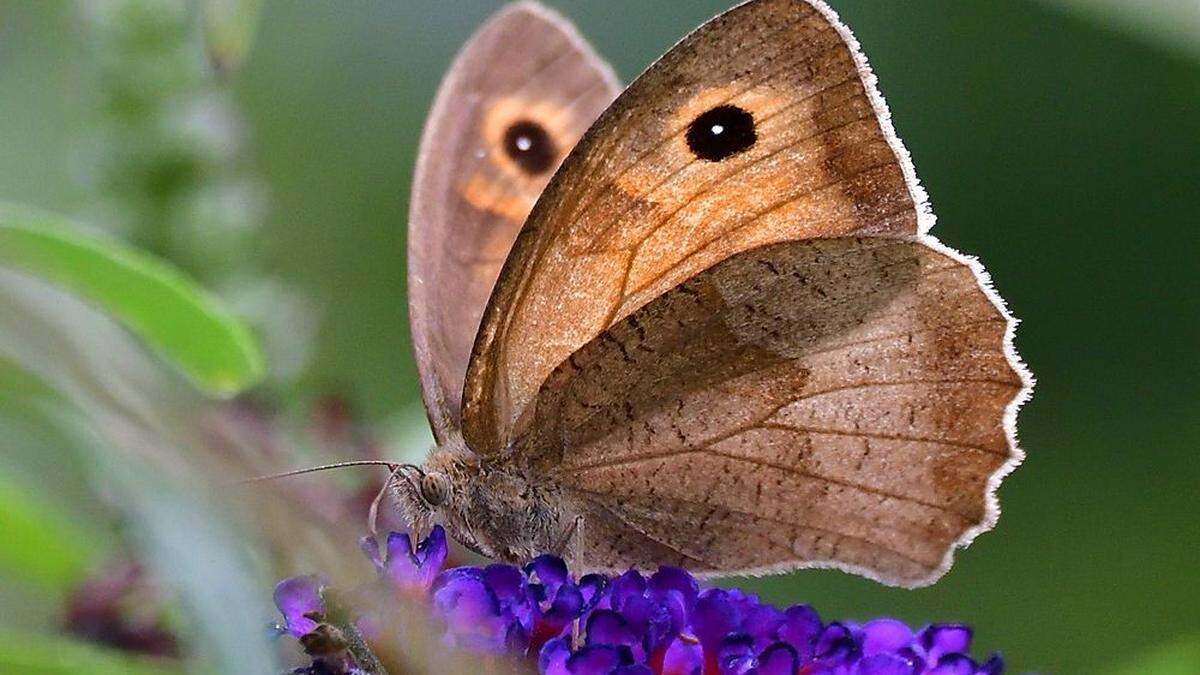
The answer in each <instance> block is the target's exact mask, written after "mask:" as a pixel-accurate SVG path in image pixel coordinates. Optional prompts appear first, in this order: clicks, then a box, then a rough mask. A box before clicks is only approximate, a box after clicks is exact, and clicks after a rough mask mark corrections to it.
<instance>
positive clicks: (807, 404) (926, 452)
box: [524, 238, 1022, 584]
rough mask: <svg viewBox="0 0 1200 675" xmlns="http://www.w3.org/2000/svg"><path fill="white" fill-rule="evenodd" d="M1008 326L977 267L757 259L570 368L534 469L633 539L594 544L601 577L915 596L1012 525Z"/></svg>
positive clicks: (735, 265) (544, 393) (924, 261)
mask: <svg viewBox="0 0 1200 675" xmlns="http://www.w3.org/2000/svg"><path fill="white" fill-rule="evenodd" d="M1006 329H1007V319H1006V317H1005V316H1004V315H1003V313H1002V312H1001V311H1000V310H999V309H998V308H997V307H996V306H995V305H993V304H992V302H991V301H990V300H989V298H988V297H987V295H986V293H985V292H984V290H983V289H982V288H981V287H980V285H979V283H978V281H977V280H976V278H975V276H974V274H973V272H972V270H971V269H970V268H969V267H968V266H967V265H966V264H964V263H962V262H960V261H958V260H956V259H954V258H952V257H950V256H948V255H946V254H943V253H939V252H937V251H935V250H934V249H932V248H930V247H929V246H926V245H925V244H922V243H919V242H913V241H906V240H897V239H887V238H834V239H823V240H811V241H803V242H785V243H780V244H773V245H768V246H765V247H760V248H757V249H752V250H749V251H746V252H743V253H740V254H737V255H735V256H733V257H732V258H729V259H727V260H725V261H723V262H721V263H719V264H717V265H716V266H715V267H712V268H710V269H709V270H707V271H705V272H702V273H701V274H699V275H697V276H695V277H693V278H692V279H690V280H689V281H687V282H685V283H684V284H682V285H681V286H678V287H676V288H675V289H672V290H671V291H668V292H667V293H665V294H663V295H662V296H660V297H659V298H657V299H656V300H654V301H653V302H651V303H650V304H648V305H646V306H644V307H642V308H641V309H639V310H637V311H635V312H634V313H632V314H631V315H629V316H627V317H626V318H624V319H623V320H621V321H619V322H618V323H617V324H615V325H614V326H612V327H611V328H609V329H608V330H606V331H604V332H603V333H602V334H601V335H599V336H597V337H596V338H594V339H593V340H592V341H590V342H589V343H588V344H587V345H585V346H584V347H583V348H581V349H580V350H578V351H576V352H575V353H574V354H573V355H572V356H571V357H570V358H569V359H568V360H567V361H565V362H564V363H563V364H562V365H560V366H559V367H558V368H557V369H556V370H555V371H554V373H553V374H552V375H551V377H550V378H549V379H548V380H547V381H546V383H545V384H544V385H543V386H542V388H541V390H540V393H539V394H538V397H537V399H536V414H535V423H534V425H533V429H534V431H533V432H532V434H533V435H532V436H531V438H530V439H528V440H527V441H526V445H525V446H524V448H525V452H526V453H527V458H528V460H529V461H530V462H531V463H532V465H533V466H534V467H536V468H537V470H538V471H539V473H544V474H545V475H547V476H550V477H552V479H553V480H554V481H555V482H557V483H559V484H561V485H564V486H568V487H569V488H570V490H571V492H572V493H573V494H574V495H576V497H577V499H578V503H579V508H580V509H581V510H582V511H583V512H585V513H588V514H589V516H590V517H587V518H586V522H587V523H598V522H607V523H609V524H610V525H611V523H612V522H613V521H614V520H615V521H616V522H619V523H621V524H622V526H621V527H620V528H619V529H621V530H623V531H622V532H620V533H618V534H616V535H614V534H613V533H608V535H607V536H606V535H605V533H604V532H589V531H587V530H586V529H585V534H584V540H583V543H582V548H583V558H584V561H585V562H586V563H587V564H588V565H589V566H594V567H600V568H611V569H623V568H627V567H629V566H631V565H632V566H636V567H641V568H653V567H654V566H655V565H657V564H663V563H672V564H679V565H684V566H686V567H689V568H691V569H693V570H696V571H698V572H733V571H743V572H744V571H763V570H769V569H775V568H793V567H798V566H829V565H836V566H840V567H844V568H849V569H853V570H856V571H859V572H862V573H865V574H868V575H870V576H873V577H876V578H880V579H883V580H885V581H889V582H893V583H900V584H915V583H918V582H921V581H925V580H927V579H929V578H930V577H931V576H933V575H935V574H936V573H937V572H939V571H940V570H942V569H944V561H945V559H946V557H947V554H948V552H949V551H950V550H951V549H952V548H953V545H954V544H955V543H956V542H958V541H959V540H960V539H961V538H962V537H963V536H964V534H965V533H967V532H968V531H970V530H972V529H974V528H977V527H979V526H981V525H983V524H984V523H985V522H987V521H989V520H990V519H991V518H992V517H993V516H994V513H992V512H991V509H992V506H991V504H990V501H989V500H990V499H991V495H990V494H989V492H990V486H989V481H990V480H991V477H992V475H993V474H994V473H996V471H997V470H999V469H1000V468H1001V467H1003V466H1004V465H1005V464H1006V463H1007V462H1008V461H1009V459H1010V449H1009V446H1008V442H1007V438H1006V436H1005V430H1004V427H1003V419H1004V416H1005V412H1006V409H1007V407H1008V405H1009V403H1010V402H1011V401H1012V400H1013V398H1014V396H1015V395H1016V394H1017V392H1018V391H1019V390H1020V389H1021V387H1022V381H1021V378H1020V376H1019V375H1018V373H1017V372H1016V371H1015V370H1014V369H1013V367H1012V365H1010V363H1009V361H1008V359H1007V356H1006V354H1005V335H1006ZM598 527H599V525H598ZM614 542H618V543H619V545H614ZM664 556H665V557H664Z"/></svg>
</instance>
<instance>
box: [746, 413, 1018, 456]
mask: <svg viewBox="0 0 1200 675" xmlns="http://www.w3.org/2000/svg"><path fill="white" fill-rule="evenodd" d="M754 428H755V429H777V430H779V431H793V432H796V433H799V434H824V435H827V436H850V437H853V438H877V439H879V440H881V441H904V442H906V443H929V444H930V445H945V446H949V447H952V448H959V449H962V450H974V451H975V452H979V453H983V454H985V455H995V456H996V457H1007V456H1008V453H1006V452H997V451H995V450H993V449H991V448H989V447H987V446H984V445H975V444H972V443H961V442H959V441H946V440H941V439H937V438H922V437H920V436H905V435H903V434H884V433H879V432H874V431H858V430H855V431H845V430H842V429H821V428H817V427H807V426H803V425H799V424H784V423H783V422H770V421H764V422H762V423H761V424H759V425H758V426H756V427H754ZM752 430H753V429H750V431H752Z"/></svg>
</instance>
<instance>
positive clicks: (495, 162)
mask: <svg viewBox="0 0 1200 675" xmlns="http://www.w3.org/2000/svg"><path fill="white" fill-rule="evenodd" d="M617 91H619V87H618V83H617V81H616V78H615V77H614V75H613V74H612V71H611V69H610V68H609V67H608V66H607V65H606V64H605V63H604V62H603V61H601V60H600V59H599V58H598V57H597V56H596V55H595V53H594V52H593V51H592V49H591V48H590V47H589V46H588V45H587V44H586V43H585V42H584V41H583V39H582V38H581V37H579V35H578V34H577V33H576V32H575V30H574V28H573V27H572V26H571V25H570V24H568V23H567V22H566V21H565V20H563V19H562V18H561V17H559V16H557V15H556V14H554V13H552V12H550V11H548V10H546V9H545V8H543V7H541V6H540V5H537V4H535V3H531V2H523V3H518V4H515V5H512V6H510V7H508V8H506V9H505V10H503V11H502V12H500V13H499V14H497V15H496V16H495V17H493V18H492V19H491V20H490V21H489V22H488V23H487V24H485V25H484V26H483V27H482V28H481V29H480V30H479V31H478V32H477V33H476V34H475V35H474V36H473V37H472V38H471V40H470V41H469V42H468V43H467V45H466V46H465V47H464V48H463V50H462V51H461V52H460V53H459V55H458V57H457V59H456V60H455V62H454V65H453V66H452V67H451V69H450V71H449V72H448V73H447V75H446V77H445V79H444V81H443V83H442V86H441V88H440V90H439V92H438V96H437V100H436V101H435V103H434V106H433V110H432V111H431V112H430V116H429V120H428V122H427V124H426V128H425V133H424V135H423V137H422V140H421V150H420V155H419V158H418V162H417V170H416V177H415V180H414V185H413V191H412V204H411V213H410V224H409V240H408V256H409V268H408V271H409V307H410V314H411V324H412V326H413V342H414V345H415V351H416V354H417V361H418V366H419V368H420V371H421V385H422V391H423V394H424V397H425V403H426V407H427V410H428V412H429V417H430V419H431V421H432V422H433V426H434V432H435V434H436V435H437V436H438V438H439V439H441V438H444V437H445V434H446V430H447V429H448V427H449V426H451V425H455V426H456V425H457V424H458V420H459V407H460V396H461V392H462V382H463V377H464V376H465V373H466V369H467V359H468V357H469V355H470V350H471V343H472V340H473V339H474V337H475V332H476V328H477V327H478V325H479V319H480V316H481V315H482V313H483V308H484V305H485V303H486V302H487V297H488V294H489V293H491V290H492V286H493V284H494V282H495V280H496V276H497V275H498V274H499V271H500V266H501V264H502V263H503V262H504V258H505V256H506V255H507V254H508V250H509V247H510V246H511V245H512V242H513V239H515V238H516V236H517V231H518V230H519V229H520V227H521V224H522V223H523V222H524V221H525V217H526V215H527V214H528V213H529V209H530V208H531V207H532V206H533V203H534V201H535V200H536V199H537V196H538V195H539V194H540V193H541V191H542V189H543V187H544V186H545V185H546V182H547V181H549V179H550V176H551V175H552V174H553V172H554V170H555V168H557V167H558V165H559V163H560V162H561V161H562V158H563V157H564V156H565V155H566V153H567V152H569V151H570V149H571V148H572V147H573V146H574V145H575V143H576V141H578V139H579V137H580V136H581V135H582V134H583V132H584V131H585V130H586V129H587V127H588V125H589V124H591V123H592V121H593V120H595V118H596V117H597V116H598V115H599V114H600V112H601V111H602V110H603V109H604V107H605V106H606V105H608V103H609V102H610V101H611V100H612V99H613V97H614V96H616V94H617Z"/></svg>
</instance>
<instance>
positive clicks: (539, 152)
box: [504, 120, 558, 176]
mask: <svg viewBox="0 0 1200 675" xmlns="http://www.w3.org/2000/svg"><path fill="white" fill-rule="evenodd" d="M504 152H505V154H507V155H508V157H509V159H511V160H512V161H513V162H515V163H516V165H517V166H519V167H520V168H521V170H522V171H524V172H525V173H527V174H529V175H531V176H536V175H538V174H543V173H546V172H547V171H549V170H550V169H553V168H554V162H555V160H556V159H557V158H558V150H557V149H556V148H555V147H554V141H553V140H551V138H550V134H549V133H547V132H546V128H545V127H543V126H542V125H540V124H538V123H537V122H532V121H530V120H521V121H519V122H515V123H513V124H512V126H510V127H508V130H507V131H505V132H504Z"/></svg>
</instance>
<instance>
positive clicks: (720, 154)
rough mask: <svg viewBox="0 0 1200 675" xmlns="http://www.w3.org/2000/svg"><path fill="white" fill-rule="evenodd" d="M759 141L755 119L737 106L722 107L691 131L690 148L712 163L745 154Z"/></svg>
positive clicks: (702, 117) (705, 115)
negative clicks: (755, 128) (755, 129)
mask: <svg viewBox="0 0 1200 675" xmlns="http://www.w3.org/2000/svg"><path fill="white" fill-rule="evenodd" d="M757 140H758V134H757V133H755V131H754V116H753V115H751V114H750V113H748V112H746V111H745V110H742V109H741V108H739V107H737V106H735V105H720V106H717V107H715V108H713V109H712V110H709V111H708V112H705V113H703V114H701V115H700V116H699V117H697V118H696V119H694V120H692V123H691V124H690V125H688V130H687V144H688V148H690V149H691V151H692V153H693V154H695V155H696V156H697V157H699V158H700V159H703V160H707V161H709V162H719V161H721V160H723V159H725V158H727V157H732V156H733V155H736V154H738V153H739V152H745V151H746V150H749V149H750V148H751V147H752V146H753V145H754V142H755V141H757Z"/></svg>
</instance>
